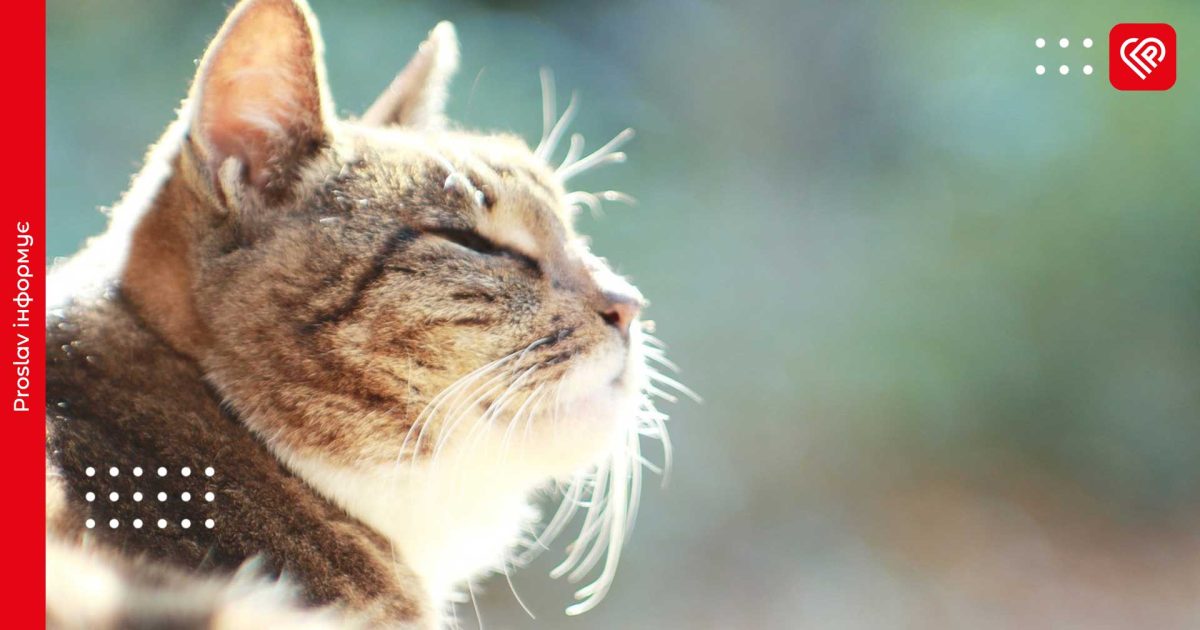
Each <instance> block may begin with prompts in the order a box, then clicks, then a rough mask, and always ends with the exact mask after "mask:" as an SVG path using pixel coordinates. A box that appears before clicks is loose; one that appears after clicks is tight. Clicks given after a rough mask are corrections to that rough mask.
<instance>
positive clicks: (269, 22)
mask: <svg viewBox="0 0 1200 630" xmlns="http://www.w3.org/2000/svg"><path fill="white" fill-rule="evenodd" d="M231 20H233V23H232V24H231V25H230V27H229V28H228V32H227V33H225V34H224V35H223V36H221V37H220V39H219V40H218V41H217V42H216V43H215V44H214V47H215V48H214V49H213V50H210V52H209V55H208V59H207V64H206V66H207V67H206V68H205V69H203V70H202V76H201V79H200V80H201V81H202V83H201V86H200V88H201V89H200V93H199V95H200V99H201V102H200V104H199V112H198V120H197V127H198V132H199V136H200V139H201V141H202V142H203V143H204V146H205V149H207V150H208V152H209V156H208V158H209V163H210V167H212V168H213V169H214V170H215V169H217V168H220V165H221V163H223V162H224V160H225V159H226V158H228V157H236V158H238V159H240V160H241V161H242V162H243V163H244V164H245V165H246V168H247V170H248V174H249V177H250V181H251V183H252V184H254V185H257V186H263V185H266V184H267V182H269V180H270V178H271V177H272V175H274V174H275V172H276V171H279V170H285V169H286V168H287V167H288V166H289V161H290V160H292V159H294V158H296V157H299V156H298V155H297V149H298V148H300V147H304V146H307V145H308V144H309V143H310V142H311V140H312V139H314V138H317V137H319V135H320V134H321V132H322V113H321V90H320V87H319V84H318V78H317V69H316V64H317V60H316V59H315V57H314V55H313V52H314V49H315V46H314V44H313V40H312V35H311V31H310V29H309V27H308V24H307V22H306V21H305V18H304V16H303V15H302V14H301V13H300V10H299V9H298V8H297V7H296V6H295V5H294V4H292V3H291V2H290V1H279V0H263V1H261V2H257V3H251V4H250V5H249V6H247V7H246V8H245V10H244V11H242V12H241V14H240V15H236V16H233V17H232V18H231Z"/></svg>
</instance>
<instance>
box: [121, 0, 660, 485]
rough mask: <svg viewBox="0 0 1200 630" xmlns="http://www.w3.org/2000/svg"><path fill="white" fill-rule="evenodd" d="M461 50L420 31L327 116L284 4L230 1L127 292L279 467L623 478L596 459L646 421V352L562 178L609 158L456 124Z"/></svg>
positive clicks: (630, 441)
mask: <svg viewBox="0 0 1200 630" xmlns="http://www.w3.org/2000/svg"><path fill="white" fill-rule="evenodd" d="M457 60H458V47H457V41H456V39H455V35H454V31H453V28H452V27H450V25H449V24H442V25H439V26H438V27H437V28H436V29H434V31H433V32H432V33H431V35H430V38H429V39H428V40H427V41H426V42H425V43H424V44H422V46H421V47H420V49H419V50H418V52H417V54H416V55H415V56H414V58H413V59H412V61H410V62H409V64H408V65H407V66H406V67H405V68H404V69H403V71H402V72H401V73H400V74H399V76H398V77H397V78H396V80H395V81H394V82H393V84H392V85H391V86H390V87H389V88H388V89H387V91H385V93H384V94H383V95H382V96H381V97H380V98H379V100H378V101H377V102H376V103H375V104H374V105H372V106H371V107H370V109H369V110H368V111H367V112H366V114H364V115H363V117H362V118H360V119H358V120H341V119H338V118H337V117H336V116H335V115H334V107H333V104H332V101H331V100H330V96H329V93H328V90H327V88H326V85H325V82H324V76H323V75H324V70H323V66H322V58H321V43H320V38H319V35H318V34H317V31H316V24H315V22H314V20H313V19H312V17H311V15H310V14H309V12H308V10H307V8H306V7H305V6H304V5H303V3H302V2H298V1H296V0H251V1H249V2H244V3H242V4H241V5H239V6H238V7H237V8H235V9H234V11H233V13H232V14H231V16H230V18H229V19H228V21H227V22H226V24H225V26H224V27H223V28H222V30H221V31H220V33H219V34H218V35H217V37H216V39H215V40H214V42H213V44H212V45H211V47H210V48H209V50H208V52H207V53H206V54H205V56H204V58H203V60H202V61H201V63H200V68H199V72H198V74H197V77H196V80H195V83H194V85H193V88H192V91H191V94H190V96H189V99H188V101H187V102H186V103H185V105H184V108H183V109H182V110H181V119H180V121H179V123H177V127H178V128H179V129H178V133H177V136H178V137H177V138H176V140H175V141H177V142H179V144H180V148H179V150H178V151H177V152H176V153H175V154H174V155H173V158H172V159H173V161H174V163H173V165H172V170H171V173H172V174H171V175H170V176H169V178H168V179H167V181H166V182H165V184H164V185H163V186H162V187H161V188H160V189H159V190H158V191H157V193H156V196H155V199H154V200H153V202H152V203H151V204H150V205H149V210H148V211H147V212H146V214H145V215H144V216H143V217H142V218H141V219H140V221H139V224H138V226H137V229H136V230H135V232H134V236H133V242H132V246H131V248H130V254H129V261H128V264H127V265H126V270H125V272H124V276H123V278H122V281H123V288H124V291H125V293H126V294H127V295H128V296H129V297H130V299H131V301H132V302H133V303H134V304H135V305H136V306H137V308H138V309H139V311H140V312H141V313H142V315H143V317H144V318H145V319H146V320H147V321H149V322H150V323H151V325H153V326H154V327H156V328H157V329H158V330H160V331H161V332H162V334H163V335H164V337H165V338H167V339H168V340H169V341H170V342H171V343H172V344H173V345H174V346H175V347H176V348H177V349H178V350H180V351H181V352H184V353H186V354H189V355H191V356H193V357H195V358H196V359H197V360H198V361H199V363H200V364H201V365H202V367H203V368H204V370H205V372H206V375H207V377H208V378H209V379H210V380H211V381H212V383H213V384H214V385H215V386H216V388H217V389H218V390H219V391H220V392H221V394H222V395H223V396H225V397H226V399H227V401H228V403H229V404H230V405H231V406H232V408H233V409H234V410H235V411H236V412H237V413H238V414H239V415H240V416H241V417H243V418H244V419H245V420H246V422H248V423H249V424H250V425H251V427H252V428H253V429H254V430H255V431H257V432H258V433H259V434H260V435H261V436H263V438H264V439H265V440H266V441H267V442H268V443H269V444H270V445H271V446H272V447H273V448H275V449H276V450H277V451H280V452H283V453H285V454H300V455H304V456H310V457H311V456H316V457H320V458H322V459H323V460H324V461H327V462H330V463H332V464H336V465H340V466H351V467H378V466H380V465H396V466H425V465H432V464H434V463H436V461H437V460H438V458H439V457H446V458H449V457H457V458H460V460H461V459H463V458H466V459H473V460H476V461H477V462H479V461H483V462H492V461H495V462H501V461H503V462H506V463H507V464H511V463H512V462H519V463H520V464H521V465H520V466H511V465H506V466H497V470H500V469H502V468H503V469H504V470H517V471H519V472H517V473H514V474H521V475H529V476H531V478H532V477H542V478H545V477H559V478H562V477H564V476H569V475H571V474H572V473H573V472H574V471H577V470H579V469H581V468H585V467H587V466H589V465H594V464H597V463H601V465H602V466H610V467H615V466H618V464H612V463H610V464H604V463H603V462H606V461H608V462H611V461H614V460H610V459H609V458H610V457H612V456H613V454H614V453H618V454H619V457H621V458H632V457H634V456H636V443H637V433H638V431H639V430H641V431H642V432H643V433H645V432H647V431H652V430H653V429H654V428H655V427H657V426H659V425H661V417H659V416H654V415H649V414H650V411H651V410H652V408H651V407H650V405H649V403H648V399H647V397H646V393H645V392H646V391H647V389H648V387H649V380H648V379H649V376H650V375H651V374H653V372H652V371H649V370H648V369H647V368H646V366H645V362H646V360H647V358H648V357H651V358H658V356H659V355H657V351H656V350H655V349H654V348H651V347H648V346H646V345H645V344H647V343H650V342H652V340H651V339H650V338H649V337H648V336H647V335H646V334H645V331H644V330H643V324H642V323H641V322H640V321H639V313H640V311H641V309H642V308H643V307H644V305H645V301H644V299H643V297H642V295H641V294H640V293H639V292H638V290H637V289H636V288H634V287H633V286H632V285H631V284H630V283H629V282H627V281H626V280H625V279H623V278H622V277H620V276H618V275H617V274H615V273H614V272H613V271H612V270H611V269H610V267H609V265H608V264H607V263H606V262H605V261H604V260H603V259H601V258H598V257H596V256H595V255H593V254H592V253H591V252H590V251H589V249H588V246H587V242H586V240H585V239H584V238H583V237H581V236H580V235H579V234H577V233H576V232H575V230H574V229H573V227H572V212H571V206H572V205H573V204H574V203H577V202H579V201H580V200H583V201H587V200H589V199H590V197H589V196H588V195H586V194H585V193H569V192H568V191H567V190H566V189H565V188H564V183H565V181H566V180H567V179H568V177H569V176H570V175H572V174H575V173H577V172H579V171H581V170H583V169H585V168H588V167H589V166H591V165H595V164H597V163H603V162H605V161H611V160H614V159H616V158H615V157H614V156H617V155H618V154H614V152H613V147H612V146H609V147H605V148H604V149H602V150H601V151H599V152H597V153H595V154H593V155H592V156H590V157H586V158H585V157H583V156H581V152H580V149H581V148H582V147H581V144H578V143H577V142H576V141H573V142H572V143H571V145H572V146H571V148H570V149H569V151H568V154H567V157H566V161H565V163H563V164H561V165H551V164H550V162H549V158H550V157H551V154H552V153H553V145H554V144H556V143H557V142H558V139H559V138H560V137H561V135H562V133H563V126H564V125H558V124H555V125H548V128H547V131H546V136H547V137H544V138H543V143H542V145H541V146H539V147H538V148H536V149H530V148H529V147H528V146H527V145H526V143H525V142H524V141H522V140H521V139H520V138H517V137H514V136H510V135H502V134H501V135H492V134H479V133H474V132H470V131H464V130H458V129H454V128H453V127H452V126H450V125H448V124H447V122H446V121H445V120H444V116H443V104H444V102H445V97H446V96H445V95H446V84H447V82H448V80H449V78H450V75H451V74H452V73H453V72H454V70H455V67H456V65H457ZM549 120H550V122H551V123H552V122H553V117H551V118H550V119H549ZM622 137H624V136H622ZM171 141H172V140H171V139H170V138H168V139H167V140H165V141H164V142H171ZM631 448H632V449H633V451H634V453H633V454H632V455H631V454H630V449H631ZM489 458H490V459H489ZM630 465H632V464H629V463H628V462H626V464H625V466H626V468H624V469H622V470H623V472H622V473H621V474H622V475H624V476H625V477H631V476H632V474H633V473H630V472H629V468H628V466H630ZM498 474H499V473H498ZM614 483H615V482H614ZM621 483H622V484H624V483H626V479H625V478H623V479H622V480H621ZM626 492H628V490H627V491H626Z"/></svg>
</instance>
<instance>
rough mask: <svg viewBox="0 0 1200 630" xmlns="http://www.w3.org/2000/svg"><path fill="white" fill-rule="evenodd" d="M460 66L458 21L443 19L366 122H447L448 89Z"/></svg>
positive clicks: (424, 124)
mask: <svg viewBox="0 0 1200 630" xmlns="http://www.w3.org/2000/svg"><path fill="white" fill-rule="evenodd" d="M457 70H458V36H457V35H456V34H455V32H454V25H453V24H451V23H449V22H439V23H438V25H437V26H435V27H434V28H433V30H432V31H430V32H429V37H427V38H426V39H425V41H424V42H423V43H422V44H421V46H420V47H419V48H418V49H417V53H416V54H415V55H413V58H412V59H411V60H410V61H409V62H408V65H406V66H404V69H403V70H401V71H400V74H398V75H396V78H395V79H393V80H392V83H391V85H389V86H388V87H387V89H386V90H384V91H383V94H380V95H379V98H377V99H375V102H374V103H373V104H372V105H371V107H370V108H368V109H367V111H366V113H365V114H363V117H362V122H364V123H366V124H368V125H375V126H379V127H383V126H389V125H399V126H405V127H425V128H430V127H433V128H437V127H441V126H443V125H445V123H446V113H445V110H446V93H447V88H448V86H449V84H450V79H451V78H452V77H453V76H454V73H455V72H456V71H457Z"/></svg>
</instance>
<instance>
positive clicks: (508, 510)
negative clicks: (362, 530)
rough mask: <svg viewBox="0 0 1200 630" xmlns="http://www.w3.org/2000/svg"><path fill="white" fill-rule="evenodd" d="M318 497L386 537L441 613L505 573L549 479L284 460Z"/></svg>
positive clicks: (460, 468) (497, 470)
mask: <svg viewBox="0 0 1200 630" xmlns="http://www.w3.org/2000/svg"><path fill="white" fill-rule="evenodd" d="M285 462H286V463H287V465H288V466H289V467H290V468H291V469H292V470H293V471H295V472H296V473H297V474H298V475H300V476H301V477H302V478H303V479H304V480H305V481H307V482H308V483H309V484H310V485H312V486H313V487H314V488H315V489H316V490H317V491H318V492H320V493H321V494H323V495H325V496H326V497H328V498H329V499H330V500H332V501H334V502H335V503H337V504H338V505H339V506H341V507H342V508H343V509H345V510H346V511H347V512H349V513H350V514H351V515H353V516H355V517H356V518H358V519H360V520H361V521H363V522H364V523H366V524H367V525H369V526H371V527H372V528H373V529H375V530H376V531H378V532H379V533H381V534H383V535H384V536H385V537H387V538H388V540H389V541H390V542H391V543H392V546H393V550H394V552H395V554H396V558H397V560H398V561H402V562H404V563H406V564H407V565H408V566H409V567H410V568H411V569H412V570H413V571H414V572H415V573H416V575H417V576H418V577H419V578H420V579H421V581H422V583H423V584H424V586H425V588H426V589H427V591H428V593H429V595H430V597H431V598H432V599H433V601H434V602H435V603H436V604H437V605H441V604H444V603H445V602H446V601H447V600H448V599H449V598H450V597H451V596H452V595H453V594H454V592H455V589H456V587H458V586H459V585H461V584H463V583H464V582H466V581H468V580H470V579H472V578H474V577H475V576H478V575H480V574H482V573H486V572H489V571H493V570H495V571H502V570H504V563H505V562H506V561H507V557H508V555H507V552H508V550H509V549H510V548H511V547H512V546H513V545H514V544H515V543H516V542H517V541H518V540H519V538H520V537H521V536H522V534H525V535H526V536H528V532H529V529H530V527H532V524H533V523H534V522H535V521H536V520H537V516H538V515H537V511H536V510H535V509H534V508H532V507H531V506H530V504H529V496H530V494H531V492H532V491H533V490H535V489H536V488H537V486H538V485H540V484H541V483H542V482H543V481H544V480H545V477H544V476H541V477H539V476H538V475H536V474H534V473H532V472H531V471H526V470H522V469H521V468H522V467H521V466H519V465H516V464H514V465H509V466H504V467H497V466H488V467H487V469H474V470H472V469H470V466H468V465H465V462H463V461H456V462H454V465H448V464H449V462H439V463H438V465H437V466H436V467H430V466H429V465H428V464H420V465H415V466H412V465H409V464H407V463H401V464H398V465H396V466H390V465H389V466H382V467H379V468H375V469H370V470H357V469H350V468H343V467H334V466H330V465H328V464H325V463H323V462H320V461H318V460H316V459H312V458H305V457H297V456H291V457H285Z"/></svg>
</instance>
